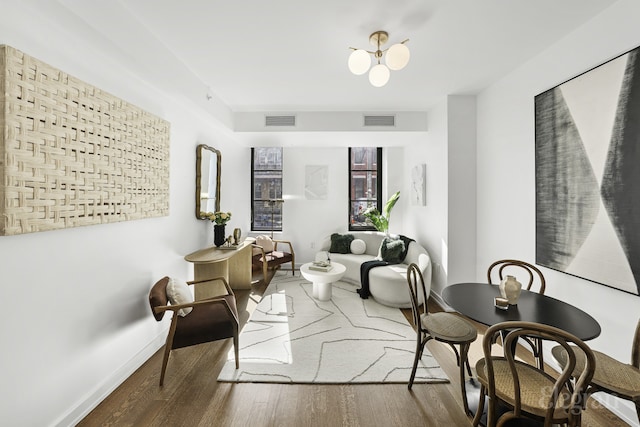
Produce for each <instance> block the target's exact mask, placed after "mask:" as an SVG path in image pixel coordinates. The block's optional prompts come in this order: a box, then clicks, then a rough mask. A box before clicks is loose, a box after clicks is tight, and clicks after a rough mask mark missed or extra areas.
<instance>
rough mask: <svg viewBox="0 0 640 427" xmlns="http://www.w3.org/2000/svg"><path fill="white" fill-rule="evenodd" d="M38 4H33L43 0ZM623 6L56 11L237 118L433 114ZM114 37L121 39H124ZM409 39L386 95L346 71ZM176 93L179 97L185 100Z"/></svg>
mask: <svg viewBox="0 0 640 427" xmlns="http://www.w3.org/2000/svg"><path fill="white" fill-rule="evenodd" d="M33 1H35V0H33ZM613 3H615V0H562V1H558V0H535V1H532V0H394V1H384V2H383V1H379V0H323V1H308V0H271V1H264V0H253V1H240V0H231V1H229V0H227V1H218V0H180V1H175V0H117V1H112V2H87V1H86V0H58V4H59V5H62V6H64V7H65V8H66V9H67V10H68V11H69V13H72V14H73V15H74V16H75V17H76V18H79V19H80V20H81V21H83V23H84V24H85V25H88V26H89V27H91V28H92V29H93V30H95V32H96V34H100V35H101V39H98V40H99V41H100V42H101V43H103V44H104V46H105V49H112V50H118V51H119V52H120V54H121V55H126V57H127V58H130V59H131V63H132V64H133V65H137V66H138V67H139V68H140V69H141V70H145V72H146V73H147V76H148V79H150V80H155V81H156V82H160V83H162V82H164V83H165V84H166V85H171V84H174V85H175V84H177V83H176V81H182V82H184V81H186V80H189V81H190V82H191V86H190V89H189V90H186V89H185V93H186V92H190V93H189V96H192V97H201V98H202V99H205V97H206V95H207V93H209V95H210V96H211V97H212V99H213V100H214V101H216V102H220V103H221V104H222V105H224V106H225V107H226V108H228V109H229V111H230V112H231V113H232V114H233V113H236V112H265V111H267V112H291V113H294V112H302V111H307V112H322V111H333V112H336V111H338V112H354V111H368V112H377V111H384V112H396V111H427V110H429V108H431V107H433V106H434V105H435V104H437V103H438V102H440V101H442V100H443V99H444V98H445V97H446V96H447V95H452V94H455V95H465V94H477V93H478V92H479V91H481V90H482V89H483V88H485V87H487V86H489V85H491V84H492V83H494V82H496V81H497V80H499V79H500V78H502V77H503V76H505V75H506V74H508V73H510V72H511V71H513V70H514V69H516V68H517V67H519V66H521V65H522V64H524V63H525V62H526V61H527V60H528V59H529V58H531V57H533V56H535V55H536V54H538V53H539V52H541V51H543V50H544V49H546V48H547V47H549V46H550V45H552V44H553V43H554V42H555V41H557V40H558V39H560V38H562V37H564V36H566V35H567V34H569V33H571V32H572V31H573V30H574V29H576V28H577V27H579V26H580V25H582V24H583V23H585V22H586V21H588V20H589V19H590V18H592V17H593V16H595V15H597V14H598V13H600V12H601V11H602V10H604V9H605V8H607V7H609V6H610V5H612V4H613ZM114 28H115V29H117V31H114ZM376 30H385V31H387V32H388V33H389V43H388V45H387V47H388V46H389V45H391V44H393V43H396V42H400V41H402V40H404V39H407V38H408V39H409V42H408V43H407V46H408V47H409V48H410V50H411V60H410V62H409V64H408V66H407V67H406V68H405V69H403V70H400V71H392V72H391V78H390V80H389V83H388V84H387V85H386V86H384V87H382V88H375V87H373V86H371V84H370V83H369V81H368V78H367V76H366V75H361V76H356V75H353V74H351V73H350V72H349V70H348V68H347V58H348V56H349V54H350V53H351V51H350V50H349V47H357V48H366V49H371V46H370V45H369V35H370V34H371V33H372V32H374V31H376ZM176 90H178V89H176Z"/></svg>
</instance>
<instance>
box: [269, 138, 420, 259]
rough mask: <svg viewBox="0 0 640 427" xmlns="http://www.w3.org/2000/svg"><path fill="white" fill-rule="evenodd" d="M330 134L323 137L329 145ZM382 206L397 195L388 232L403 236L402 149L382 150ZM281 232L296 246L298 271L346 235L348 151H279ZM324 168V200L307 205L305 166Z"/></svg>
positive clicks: (317, 148) (404, 196)
mask: <svg viewBox="0 0 640 427" xmlns="http://www.w3.org/2000/svg"><path fill="white" fill-rule="evenodd" d="M330 135H331V133H328V134H327V141H328V143H327V145H328V144H329V143H330V140H331V137H330ZM359 143H361V141H360V140H359V138H358V137H357V136H356V135H355V134H354V137H353V145H354V146H359V145H358V144H359ZM383 157H384V159H383V177H384V179H383V195H382V199H383V202H384V201H386V200H387V199H388V198H389V196H390V195H391V194H393V193H395V192H396V191H397V190H400V191H401V193H400V200H399V201H398V203H397V204H396V206H395V207H394V209H393V211H392V214H391V223H390V226H389V230H390V232H392V233H404V231H403V230H404V229H403V209H404V208H403V206H404V205H403V200H404V201H405V202H408V193H405V194H403V192H402V183H403V180H404V170H405V166H404V165H403V164H402V163H403V160H404V158H403V149H402V148H399V147H384V148H383ZM283 158H284V160H283V161H284V164H283V169H284V171H283V183H282V184H283V197H284V198H285V200H286V201H285V203H284V206H283V215H284V221H283V227H284V228H283V230H282V233H275V234H274V237H275V238H282V239H284V240H289V241H291V242H292V243H294V244H295V247H294V250H295V254H296V265H298V266H300V265H302V264H303V263H305V262H309V261H312V260H314V259H315V254H316V252H317V251H318V248H319V247H320V245H321V244H322V241H323V240H324V239H325V238H327V237H328V236H330V235H331V233H344V232H346V231H347V230H348V223H347V221H348V215H349V203H348V202H349V186H348V182H349V169H348V167H349V163H348V149H347V148H346V147H330V146H327V147H304V148H296V147H284V150H283ZM311 165H313V166H327V168H328V173H329V181H328V192H327V198H326V199H323V200H308V199H305V195H304V185H305V169H306V166H311Z"/></svg>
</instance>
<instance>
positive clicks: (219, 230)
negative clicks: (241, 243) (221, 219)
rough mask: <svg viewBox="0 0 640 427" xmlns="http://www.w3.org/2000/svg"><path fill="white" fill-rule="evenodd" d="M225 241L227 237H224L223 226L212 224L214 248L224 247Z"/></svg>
mask: <svg viewBox="0 0 640 427" xmlns="http://www.w3.org/2000/svg"><path fill="white" fill-rule="evenodd" d="M226 240H227V237H226V236H225V235H224V224H214V225H213V243H214V244H215V245H216V246H222V245H224V242H225V241H226Z"/></svg>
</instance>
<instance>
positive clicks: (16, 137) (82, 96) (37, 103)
mask: <svg viewBox="0 0 640 427" xmlns="http://www.w3.org/2000/svg"><path fill="white" fill-rule="evenodd" d="M0 130H1V132H0V177H1V179H2V181H1V182H0V235H15V234H23V233H32V232H37V231H46V230H56V229H62V228H69V227H77V226H82V225H92V224H103V223H109V222H115V221H126V220H134V219H140V218H148V217H157V216H166V215H168V214H169V123H168V122H167V121H165V120H162V119H160V118H158V117H156V116H154V115H152V114H149V113H147V112H145V111H143V110H141V109H140V108H138V107H136V106H133V105H131V104H128V103H127V102H125V101H123V100H122V99H119V98H117V97H115V96H113V95H111V94H109V93H106V92H104V91H102V90H100V89H98V88H96V87H94V86H91V85H89V84H87V83H84V82H82V81H81V80H79V79H77V78H75V77H72V76H70V75H68V74H66V73H64V72H62V71H60V70H58V69H56V68H54V67H52V66H50V65H48V64H46V63H44V62H42V61H39V60H37V59H35V58H33V57H30V56H28V55H26V54H24V53H22V52H20V51H19V50H17V49H14V48H12V47H9V46H4V45H3V46H0Z"/></svg>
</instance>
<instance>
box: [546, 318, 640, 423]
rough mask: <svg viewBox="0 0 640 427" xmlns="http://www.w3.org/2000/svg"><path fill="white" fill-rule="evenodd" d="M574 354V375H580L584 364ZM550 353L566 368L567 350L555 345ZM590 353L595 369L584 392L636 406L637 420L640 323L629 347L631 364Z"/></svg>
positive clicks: (579, 353) (639, 321) (639, 393)
mask: <svg viewBox="0 0 640 427" xmlns="http://www.w3.org/2000/svg"><path fill="white" fill-rule="evenodd" d="M575 353H576V355H575V356H576V359H577V363H576V367H575V369H574V372H573V374H574V376H575V375H577V374H578V373H579V371H580V369H582V366H584V363H585V359H584V355H583V354H582V353H581V352H575ZM551 354H553V357H555V358H556V360H557V361H558V363H560V366H561V367H562V368H563V369H564V367H565V366H567V363H568V360H569V359H568V357H567V356H568V353H567V351H566V349H564V348H562V347H560V346H555V347H553V348H552V349H551ZM593 354H594V355H595V358H596V370H595V372H594V374H593V378H592V379H591V383H590V384H589V388H588V389H587V393H588V394H589V395H591V394H593V393H598V392H603V393H608V394H611V395H614V396H616V397H619V398H621V399H625V400H630V401H632V402H633V403H634V404H635V405H636V413H637V414H638V420H639V421H640V320H638V324H637V325H636V332H635V335H634V338H633V344H632V346H631V363H630V364H627V363H623V362H620V361H618V360H616V359H614V358H612V357H610V356H607V355H606V354H604V353H601V352H599V351H595V350H594V351H593Z"/></svg>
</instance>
